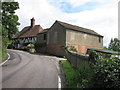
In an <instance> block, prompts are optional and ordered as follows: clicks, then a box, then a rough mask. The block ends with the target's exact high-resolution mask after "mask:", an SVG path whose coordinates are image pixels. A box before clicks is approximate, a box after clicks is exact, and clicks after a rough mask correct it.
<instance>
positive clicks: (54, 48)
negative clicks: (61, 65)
mask: <svg viewBox="0 0 120 90" xmlns="http://www.w3.org/2000/svg"><path fill="white" fill-rule="evenodd" d="M61 46H63V45H56V44H54V45H47V52H48V53H50V54H54V55H58V56H63V55H65V51H64V50H62V49H61Z"/></svg>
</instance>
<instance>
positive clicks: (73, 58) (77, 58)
mask: <svg viewBox="0 0 120 90" xmlns="http://www.w3.org/2000/svg"><path fill="white" fill-rule="evenodd" d="M66 57H67V59H68V61H69V62H70V63H71V65H72V66H73V67H75V68H78V67H79V65H80V63H82V62H86V61H88V58H89V56H87V55H82V54H78V53H74V52H71V51H66Z"/></svg>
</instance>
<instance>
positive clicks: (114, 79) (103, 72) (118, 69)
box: [93, 58, 120, 88]
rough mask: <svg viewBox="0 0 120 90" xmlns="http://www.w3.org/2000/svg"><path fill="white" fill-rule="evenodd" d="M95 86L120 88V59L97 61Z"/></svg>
mask: <svg viewBox="0 0 120 90" xmlns="http://www.w3.org/2000/svg"><path fill="white" fill-rule="evenodd" d="M93 86H94V87H97V88H101V87H102V88H120V59H118V58H112V59H98V60H96V63H95V65H94V77H93Z"/></svg>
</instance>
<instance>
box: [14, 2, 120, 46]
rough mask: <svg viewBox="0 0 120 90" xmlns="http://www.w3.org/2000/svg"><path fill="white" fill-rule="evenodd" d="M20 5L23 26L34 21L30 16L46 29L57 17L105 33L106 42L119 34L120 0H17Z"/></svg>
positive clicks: (17, 12)
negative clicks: (31, 20)
mask: <svg viewBox="0 0 120 90" xmlns="http://www.w3.org/2000/svg"><path fill="white" fill-rule="evenodd" d="M15 1H18V2H19V6H20V9H18V10H17V11H16V14H17V15H18V16H19V22H20V23H21V25H20V26H19V29H20V30H21V29H22V28H23V27H25V26H29V25H30V19H31V18H32V17H34V18H35V23H36V24H40V25H41V26H42V27H43V28H44V29H45V28H49V27H50V26H51V25H52V24H53V23H54V22H55V20H59V21H63V22H67V23H70V24H73V25H78V26H81V27H84V28H88V29H92V30H94V31H96V32H97V33H99V34H101V35H103V36H104V46H107V45H108V43H109V42H110V39H111V38H115V37H118V1H119V0H15Z"/></svg>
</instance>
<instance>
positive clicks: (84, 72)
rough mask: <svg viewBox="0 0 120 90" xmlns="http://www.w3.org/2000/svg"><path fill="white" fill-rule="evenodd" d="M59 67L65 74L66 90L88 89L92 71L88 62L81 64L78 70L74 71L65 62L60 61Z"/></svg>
mask: <svg viewBox="0 0 120 90" xmlns="http://www.w3.org/2000/svg"><path fill="white" fill-rule="evenodd" d="M60 66H61V67H62V69H63V71H64V73H65V82H66V87H67V88H90V87H91V79H92V74H93V70H92V68H91V66H90V65H89V63H88V62H81V64H80V66H79V68H78V69H74V68H73V67H72V66H71V64H70V63H69V62H68V61H67V60H66V61H63V60H61V61H60Z"/></svg>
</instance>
